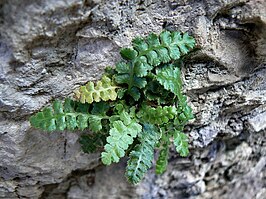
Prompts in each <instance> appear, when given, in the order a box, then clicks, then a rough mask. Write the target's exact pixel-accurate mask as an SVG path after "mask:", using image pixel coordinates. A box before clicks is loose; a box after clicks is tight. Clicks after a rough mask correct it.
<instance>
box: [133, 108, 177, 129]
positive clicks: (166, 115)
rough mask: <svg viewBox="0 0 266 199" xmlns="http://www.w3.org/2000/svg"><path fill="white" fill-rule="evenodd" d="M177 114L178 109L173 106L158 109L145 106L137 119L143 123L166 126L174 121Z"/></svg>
mask: <svg viewBox="0 0 266 199" xmlns="http://www.w3.org/2000/svg"><path fill="white" fill-rule="evenodd" d="M176 114H177V109H176V107H173V106H163V107H162V106H157V107H156V108H154V107H151V106H147V105H143V106H142V107H141V109H140V111H139V112H138V113H137V117H138V118H140V119H141V120H142V121H146V122H149V123H151V124H159V125H161V124H166V123H168V122H169V120H171V119H174V118H175V116H176Z"/></svg>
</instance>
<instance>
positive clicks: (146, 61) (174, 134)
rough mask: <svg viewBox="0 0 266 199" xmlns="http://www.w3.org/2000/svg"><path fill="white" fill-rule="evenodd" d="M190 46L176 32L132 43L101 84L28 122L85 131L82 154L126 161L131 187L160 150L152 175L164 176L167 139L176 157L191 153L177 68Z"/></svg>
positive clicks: (108, 161) (85, 88) (186, 38)
mask: <svg viewBox="0 0 266 199" xmlns="http://www.w3.org/2000/svg"><path fill="white" fill-rule="evenodd" d="M194 45H195V40H194V39H193V38H192V37H191V36H189V35H188V34H187V33H185V34H181V33H180V32H170V31H163V32H162V33H161V34H160V35H156V34H154V33H151V34H150V35H149V36H147V37H145V38H139V37H138V38H135V39H134V40H133V41H132V48H123V49H122V50H121V51H120V54H121V57H122V60H121V61H119V62H118V63H117V64H116V66H115V67H113V68H111V67H107V68H106V72H105V74H104V75H103V77H102V79H101V80H99V81H98V82H96V83H94V82H88V83H87V84H86V85H84V86H81V87H80V88H79V89H78V90H76V91H75V92H74V99H69V98H67V99H65V100H64V101H63V102H61V101H54V102H53V105H52V107H46V108H44V109H43V110H42V111H40V112H38V113H36V114H35V115H33V116H31V117H30V123H31V125H32V126H33V127H35V128H39V129H42V130H45V131H58V130H59V131H63V130H75V129H78V130H84V129H88V130H89V131H87V132H86V133H84V134H83V135H81V137H80V144H81V148H82V150H83V151H84V152H86V153H91V152H94V151H97V150H102V153H101V160H102V162H103V164H105V165H110V164H111V163H113V162H115V163H116V162H119V160H120V158H122V157H124V156H128V158H129V159H128V163H127V169H126V177H127V179H128V181H129V182H131V183H133V184H137V183H139V182H140V181H141V179H142V178H143V177H144V174H145V173H146V172H147V170H148V169H149V168H151V167H152V163H153V159H154V150H155V149H156V148H158V150H159V157H158V159H157V162H156V173H157V174H162V173H163V172H164V171H165V170H166V168H167V163H168V154H169V146H170V143H171V140H173V143H174V145H175V148H176V151H177V152H178V153H179V154H180V156H182V157H185V156H187V155H188V154H189V151H188V137H187V135H186V134H185V133H183V129H184V126H185V125H186V124H187V122H188V121H189V120H190V119H193V114H192V109H191V108H190V107H189V105H188V104H187V98H186V96H185V95H184V94H183V93H182V81H181V71H180V65H179V64H178V63H180V61H181V58H182V57H183V56H184V55H186V54H187V53H189V51H190V50H191V49H192V48H193V47H194Z"/></svg>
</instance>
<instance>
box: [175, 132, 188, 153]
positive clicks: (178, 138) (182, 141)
mask: <svg viewBox="0 0 266 199" xmlns="http://www.w3.org/2000/svg"><path fill="white" fill-rule="evenodd" d="M174 144H175V147H176V151H177V152H178V153H179V154H180V155H181V156H182V157H186V156H188V154H189V150H188V137H187V135H186V134H184V133H182V132H180V131H174Z"/></svg>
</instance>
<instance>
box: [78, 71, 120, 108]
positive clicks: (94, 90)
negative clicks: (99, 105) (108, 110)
mask: <svg viewBox="0 0 266 199" xmlns="http://www.w3.org/2000/svg"><path fill="white" fill-rule="evenodd" d="M117 88H119V87H118V86H116V85H114V84H113V83H112V81H111V79H110V78H108V77H107V76H103V77H102V79H101V81H98V82H97V83H96V86H95V85H94V83H93V82H88V83H87V84H86V85H85V86H81V87H80V88H79V90H77V91H76V92H75V98H76V99H77V100H79V101H80V102H81V103H85V102H87V103H89V104H91V103H92V102H99V101H101V100H103V101H108V100H112V101H113V100H116V98H117V93H116V90H115V89H117Z"/></svg>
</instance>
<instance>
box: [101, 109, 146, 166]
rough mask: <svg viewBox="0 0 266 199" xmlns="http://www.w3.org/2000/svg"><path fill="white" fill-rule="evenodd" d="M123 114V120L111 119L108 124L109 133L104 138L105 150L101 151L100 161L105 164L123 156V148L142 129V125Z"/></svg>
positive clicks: (130, 142)
mask: <svg viewBox="0 0 266 199" xmlns="http://www.w3.org/2000/svg"><path fill="white" fill-rule="evenodd" d="M124 113H125V112H124ZM124 116H125V117H124V118H122V119H123V121H121V120H118V121H113V122H112V123H111V124H110V125H111V129H110V135H109V136H108V137H107V139H106V140H107V144H106V145H105V146H104V149H105V151H104V152H102V162H103V164H105V165H110V164H111V163H112V162H118V161H119V159H120V158H121V157H124V156H125V150H127V148H128V147H129V145H130V144H132V143H133V139H134V138H135V137H137V135H138V133H140V132H141V130H142V126H141V125H139V124H138V123H137V122H136V121H134V120H132V119H131V118H130V117H129V115H128V114H127V113H125V114H124Z"/></svg>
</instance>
